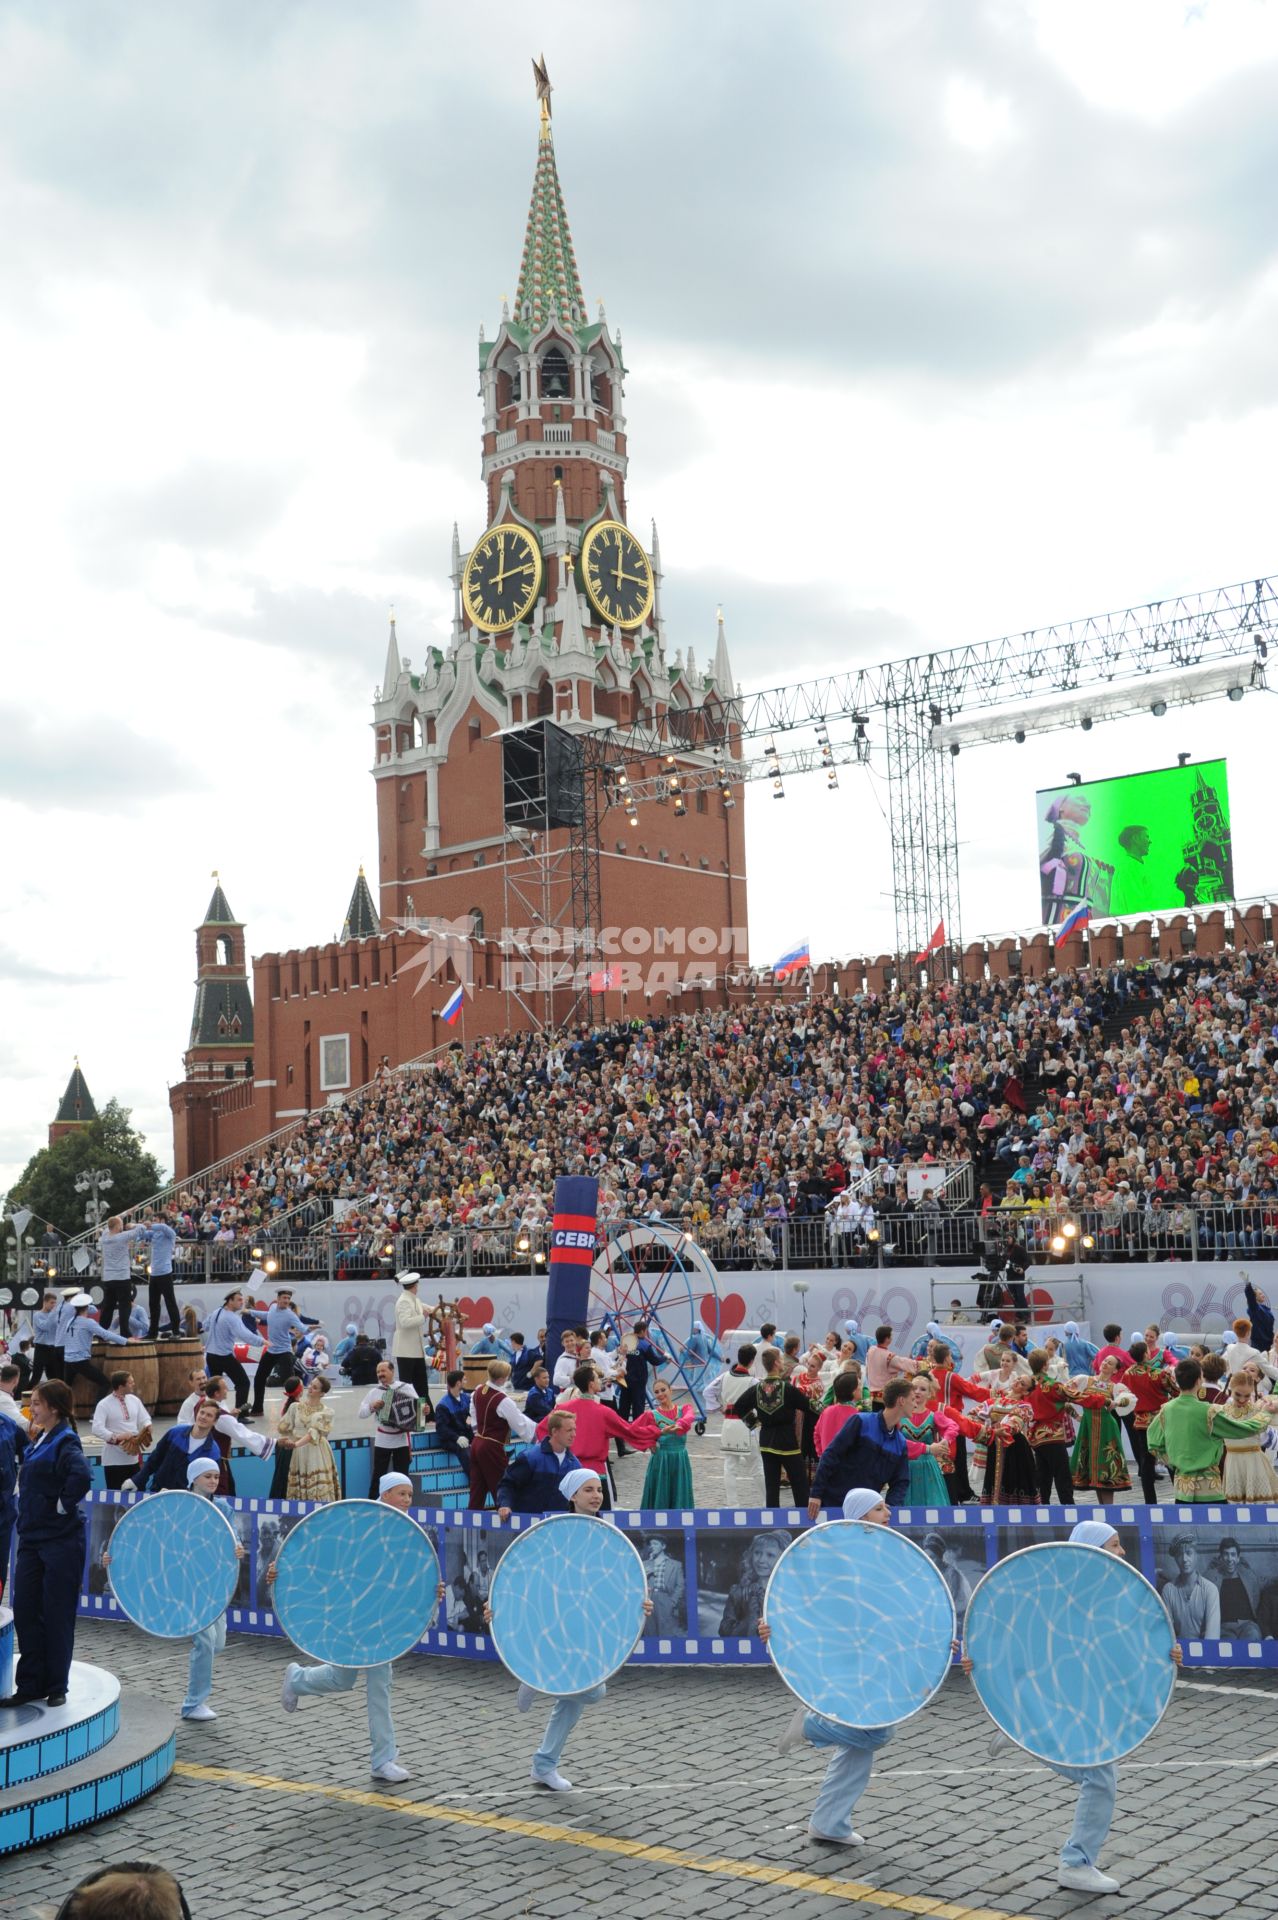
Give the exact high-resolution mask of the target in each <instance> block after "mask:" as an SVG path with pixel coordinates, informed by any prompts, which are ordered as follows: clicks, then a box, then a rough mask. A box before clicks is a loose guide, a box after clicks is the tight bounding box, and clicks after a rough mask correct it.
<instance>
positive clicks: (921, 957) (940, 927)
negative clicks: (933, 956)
mask: <svg viewBox="0 0 1278 1920" xmlns="http://www.w3.org/2000/svg"><path fill="white" fill-rule="evenodd" d="M944 945H945V922H944V920H938V921H937V923H936V932H935V933H934V934H933V935H932V938H931V939H930V940H929V941H928V943H927V945H926V946H925V947H924V949H923V951H922V953H916V954H915V956H914V964H915V966H916V967H918V966H921V965H922V964H923V962H924V961H925V960H926V959H927V956H928V955H929V953H935V952H936V950H937V948H938V947H943V946H944Z"/></svg>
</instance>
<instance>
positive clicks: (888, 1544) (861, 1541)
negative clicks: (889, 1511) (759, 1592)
mask: <svg viewBox="0 0 1278 1920" xmlns="http://www.w3.org/2000/svg"><path fill="white" fill-rule="evenodd" d="M763 1611H764V1618H765V1619H766V1621H767V1623H768V1626H769V1628H770V1630H771V1639H770V1640H769V1643H768V1651H769V1653H770V1654H771V1655H772V1659H773V1662H774V1664H775V1666H776V1669H777V1672H778V1673H779V1674H780V1675H781V1678H782V1679H783V1680H784V1681H785V1684H786V1686H787V1687H789V1689H790V1691H791V1692H792V1693H795V1694H797V1695H798V1697H799V1699H800V1700H802V1701H803V1702H804V1704H805V1705H806V1706H808V1707H811V1708H812V1710H813V1711H814V1712H816V1713H820V1714H824V1715H825V1717H826V1718H827V1719H828V1720H834V1721H836V1722H837V1723H838V1724H839V1725H840V1726H845V1727H891V1726H895V1725H897V1723H898V1722H899V1721H902V1720H908V1719H909V1718H910V1716H911V1715H912V1714H915V1713H918V1712H919V1711H920V1709H921V1708H923V1707H925V1706H926V1705H927V1703H928V1701H929V1700H930V1699H931V1698H932V1695H933V1694H934V1693H935V1692H936V1691H937V1690H938V1688H939V1687H940V1686H941V1685H942V1683H943V1681H944V1679H945V1676H946V1673H947V1672H948V1670H949V1665H950V1657H951V1651H952V1648H953V1642H954V1634H955V1622H954V1602H953V1600H952V1599H951V1598H950V1591H949V1588H948V1587H947V1586H946V1584H945V1581H944V1579H943V1578H942V1576H941V1574H940V1573H939V1572H938V1570H937V1568H936V1566H935V1564H934V1562H933V1561H932V1558H931V1556H930V1555H929V1554H926V1553H924V1551H923V1549H922V1548H921V1547H916V1546H915V1544H914V1542H913V1541H912V1540H907V1539H906V1538H905V1535H904V1534H901V1533H895V1532H893V1531H892V1530H891V1529H890V1528H888V1527H876V1526H869V1525H867V1524H866V1523H865V1522H864V1521H862V1520H831V1521H830V1522H829V1523H828V1524H827V1525H825V1526H819V1527H813V1528H812V1529H811V1531H809V1532H804V1533H800V1534H797V1535H796V1536H795V1538H794V1539H793V1540H792V1541H791V1542H790V1544H789V1546H787V1548H786V1550H785V1552H784V1553H783V1554H782V1555H781V1558H780V1559H779V1560H778V1561H777V1564H776V1566H775V1567H774V1568H773V1569H772V1573H771V1575H770V1577H769V1579H768V1586H767V1592H766V1594H765V1596H764V1604H763Z"/></svg>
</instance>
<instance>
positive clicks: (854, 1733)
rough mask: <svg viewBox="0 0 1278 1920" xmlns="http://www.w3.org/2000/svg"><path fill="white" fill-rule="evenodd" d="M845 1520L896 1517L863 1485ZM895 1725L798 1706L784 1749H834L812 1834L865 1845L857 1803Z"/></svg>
mask: <svg viewBox="0 0 1278 1920" xmlns="http://www.w3.org/2000/svg"><path fill="white" fill-rule="evenodd" d="M843 1517H844V1519H845V1520H862V1521H865V1522H866V1523H867V1524H868V1525H870V1526H884V1527H885V1526H887V1524H888V1522H889V1520H890V1519H891V1515H890V1514H889V1512H888V1510H887V1507H886V1505H885V1503H884V1500H883V1496H882V1494H881V1493H878V1492H877V1491H875V1489H873V1488H866V1487H858V1488H856V1489H855V1490H854V1491H853V1492H852V1493H850V1494H849V1495H848V1496H847V1499H846V1500H845V1501H844V1502H843ZM769 1637H770V1629H769V1627H768V1623H767V1621H766V1619H765V1620H760V1622H759V1638H760V1639H761V1640H762V1641H763V1642H764V1644H765V1645H766V1644H767V1641H768V1639H769ZM895 1730H896V1729H895V1728H894V1727H845V1726H842V1725H840V1723H839V1722H838V1721H836V1720H827V1719H826V1717H825V1715H824V1714H821V1713H812V1712H810V1711H809V1709H808V1708H807V1707H804V1706H800V1707H799V1708H797V1709H796V1711H795V1713H794V1716H793V1718H792V1719H791V1721H790V1724H789V1726H788V1727H787V1728H786V1730H785V1733H784V1734H783V1735H782V1737H781V1751H782V1753H788V1752H789V1751H790V1749H791V1748H792V1747H797V1746H800V1745H801V1744H802V1743H803V1742H804V1741H806V1742H807V1744H808V1745H809V1746H810V1747H818V1748H826V1747H829V1748H832V1749H833V1751H832V1752H831V1754H830V1763H829V1765H828V1766H827V1768H826V1770H825V1778H824V1780H823V1781H822V1782H821V1791H820V1793H819V1794H818V1795H817V1797H816V1804H815V1805H814V1807H813V1809H812V1818H811V1819H810V1820H809V1822H808V1838H809V1839H811V1840H821V1841H824V1843H825V1844H826V1845H827V1846H831V1847H859V1846H863V1845H864V1844H865V1843H864V1841H863V1840H862V1838H861V1836H860V1834H859V1833H857V1832H856V1830H855V1828H854V1827H853V1825H852V1813H853V1809H854V1808H855V1806H856V1803H857V1801H858V1800H859V1799H860V1798H861V1795H862V1794H863V1793H864V1792H865V1789H866V1788H867V1787H868V1786H869V1784H870V1775H871V1773H872V1772H873V1770H874V1756H875V1754H876V1753H877V1752H878V1750H879V1748H880V1747H885V1746H886V1745H887V1743H888V1741H889V1740H890V1739H891V1738H892V1735H893V1733H894V1732H895Z"/></svg>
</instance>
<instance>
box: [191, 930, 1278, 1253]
mask: <svg viewBox="0 0 1278 1920" xmlns="http://www.w3.org/2000/svg"><path fill="white" fill-rule="evenodd" d="M1276 1064H1278V965H1276V963H1275V958H1274V955H1273V954H1272V953H1264V954H1249V953H1236V954H1227V955H1223V956H1220V957H1218V958H1213V959H1211V960H1199V959H1196V958H1193V957H1188V958H1186V959H1185V960H1184V961H1178V962H1170V961H1167V962H1161V963H1155V964H1153V965H1151V966H1147V967H1142V968H1141V969H1139V970H1130V971H1129V970H1127V969H1125V968H1123V967H1121V966H1119V967H1114V968H1111V969H1109V970H1107V971H1104V972H1100V971H1083V972H1080V973H1077V974H1066V975H1062V976H1060V977H1052V978H1049V979H1046V980H1041V981H1035V980H1019V979H1014V980H1010V981H1006V982H996V981H986V982H983V983H980V984H977V985H964V986H959V985H956V984H952V983H951V984H943V985H927V986H920V985H917V984H915V985H909V986H903V987H900V988H898V989H897V990H895V991H893V992H891V993H888V994H884V995H871V994H853V995H849V996H847V997H846V998H842V999H837V1000H835V999H830V998H815V999H813V1000H810V1001H807V1002H804V1003H800V1004H794V1003H781V1004H769V1005H752V1006H742V1007H736V1008H732V1009H729V1010H721V1011H712V1012H704V1013H699V1014H684V1015H672V1016H670V1017H668V1018H663V1019H647V1020H637V1021H634V1022H629V1023H624V1024H615V1025H613V1026H610V1027H606V1028H601V1029H598V1030H595V1031H593V1032H584V1031H583V1032H582V1033H580V1034H579V1035H578V1036H577V1037H575V1038H573V1039H571V1040H563V1041H554V1040H552V1041H547V1040H546V1039H545V1038H543V1037H541V1036H538V1035H530V1034H521V1035H516V1036H509V1037H505V1038H501V1039H494V1040H482V1041H479V1042H478V1043H476V1044H475V1045H473V1046H471V1047H469V1048H467V1049H461V1048H458V1049H455V1050H454V1051H453V1052H451V1053H450V1054H449V1055H448V1057H447V1058H445V1059H443V1060H440V1061H435V1062H432V1063H430V1064H429V1065H428V1066H427V1067H425V1068H424V1069H413V1070H404V1071H401V1072H398V1073H396V1072H390V1071H385V1072H383V1073H382V1074H381V1075H380V1076H379V1077H378V1079H377V1080H376V1082H375V1083H374V1084H373V1086H372V1087H371V1088H369V1089H367V1090H364V1091H362V1092H360V1093H358V1094H355V1095H352V1096H350V1097H349V1098H347V1099H346V1100H344V1101H342V1102H340V1103H339V1104H335V1105H331V1106H327V1107H324V1108H322V1109H320V1110H319V1111H317V1112H315V1113H313V1114H311V1116H310V1117H309V1119H308V1120H307V1121H306V1122H305V1123H304V1124H303V1125H302V1126H301V1127H299V1129H298V1130H297V1132H296V1133H295V1134H294V1135H293V1136H292V1137H291V1138H289V1139H287V1140H285V1141H284V1143H283V1144H281V1145H279V1146H276V1147H273V1148H270V1149H269V1150H267V1151H265V1152H259V1153H257V1154H255V1155H253V1156H252V1157H250V1158H247V1159H246V1160H245V1161H244V1163H243V1164H239V1165H234V1166H232V1167H230V1168H229V1169H223V1170H222V1171H221V1173H220V1174H219V1176H218V1178H217V1179H215V1180H207V1181H202V1180H200V1179H198V1178H197V1179H196V1180H193V1181H192V1182H191V1183H190V1184H189V1186H188V1188H187V1189H186V1190H185V1191H184V1192H183V1193H182V1194H181V1195H180V1196H179V1204H178V1206H177V1211H176V1217H175V1225H176V1226H177V1229H178V1233H179V1236H180V1238H182V1239H184V1240H190V1241H212V1242H214V1243H234V1242H237V1241H242V1240H245V1239H249V1240H256V1239H261V1238H263V1237H269V1236H272V1235H281V1236H289V1237H298V1236H301V1235H305V1234H308V1233H312V1232H315V1231H317V1230H323V1231H325V1232H332V1233H334V1234H335V1235H336V1236H337V1238H338V1241H339V1244H340V1246H341V1247H342V1248H343V1249H344V1250H345V1251H346V1253H347V1254H348V1255H349V1257H350V1258H351V1259H352V1260H355V1259H358V1258H360V1257H363V1258H365V1259H369V1260H371V1259H373V1258H375V1257H376V1256H377V1254H378V1253H379V1252H380V1251H381V1248H382V1246H383V1244H384V1243H386V1242H388V1240H389V1239H390V1238H392V1237H394V1236H397V1235H405V1236H416V1237H417V1241H418V1245H419V1248H420V1252H421V1255H422V1257H423V1258H424V1259H428V1260H429V1259H432V1258H433V1259H445V1258H452V1259H454V1260H455V1258H456V1252H457V1244H458V1236H459V1234H469V1235H472V1236H474V1237H475V1242H476V1246H478V1245H479V1244H480V1243H481V1242H482V1247H483V1251H484V1256H485V1257H486V1258H487V1259H488V1260H489V1261H491V1262H503V1261H505V1260H507V1259H508V1258H509V1257H510V1256H511V1254H512V1253H515V1252H516V1250H518V1251H519V1252H521V1253H525V1254H526V1243H527V1242H528V1241H529V1240H530V1238H533V1237H535V1236H536V1235H537V1234H538V1233H539V1232H540V1230H541V1229H542V1228H543V1227H544V1224H545V1222H546V1221H547V1218H548V1215H549V1211H550V1205H551V1198H552V1192H553V1185H554V1180H555V1177H556V1175H558V1174H561V1173H590V1174H595V1175H597V1176H598V1178H599V1181H600V1213H601V1216H602V1218H603V1219H604V1220H605V1221H608V1220H613V1219H619V1218H634V1217H639V1218H654V1219H658V1218H659V1219H662V1220H666V1221H670V1222H674V1223H677V1224H679V1225H681V1226H683V1227H685V1228H687V1229H689V1230H691V1231H693V1232H695V1233H696V1235H697V1236H698V1238H699V1239H701V1240H702V1242H703V1243H704V1244H705V1245H706V1246H707V1248H708V1249H709V1250H710V1251H711V1252H712V1253H714V1254H717V1255H718V1256H719V1257H720V1258H721V1259H722V1261H723V1263H724V1264H725V1265H732V1264H738V1265H767V1264H770V1263H771V1262H772V1261H773V1260H775V1259H776V1258H777V1255H778V1240H779V1236H780V1233H781V1231H782V1230H783V1229H789V1230H790V1231H791V1232H794V1231H796V1230H798V1229H804V1228H806V1230H807V1231H808V1232H809V1234H810V1235H812V1236H813V1239H814V1244H819V1245H820V1246H822V1247H824V1248H827V1249H830V1250H835V1249H837V1250H838V1251H839V1252H840V1253H842V1254H843V1255H844V1256H845V1257H847V1258H854V1257H856V1256H857V1255H858V1253H860V1252H863V1250H864V1249H865V1248H866V1245H867V1241H869V1240H872V1239H873V1237H874V1233H875V1227H876V1222H879V1221H881V1220H882V1219H883V1218H884V1217H885V1216H887V1217H890V1218H892V1219H893V1220H895V1221H896V1222H897V1223H898V1228H899V1227H900V1225H901V1223H903V1222H905V1223H909V1222H912V1223H913V1228H912V1231H913V1232H914V1234H915V1244H916V1246H917V1247H918V1249H919V1250H920V1251H921V1252H924V1253H928V1252H934V1251H935V1250H936V1247H937V1246H938V1245H939V1246H940V1248H941V1251H944V1246H943V1245H941V1242H940V1239H939V1237H938V1233H937V1230H936V1229H935V1228H934V1227H933V1225H932V1224H931V1223H932V1222H935V1221H937V1220H938V1218H944V1217H946V1216H949V1215H952V1214H953V1213H954V1212H955V1211H960V1212H961V1211H964V1210H966V1211H968V1212H969V1213H970V1214H972V1215H974V1216H977V1217H979V1216H980V1215H982V1214H983V1215H985V1216H990V1215H994V1216H996V1220H995V1222H994V1223H993V1224H994V1226H995V1227H998V1226H999V1225H1001V1224H1006V1221H1005V1219H1004V1216H1010V1218H1011V1219H1012V1220H1013V1221H1015V1222H1016V1223H1017V1226H1018V1229H1019V1230H1020V1231H1022V1232H1023V1233H1024V1234H1025V1235H1026V1237H1027V1238H1028V1240H1029V1241H1030V1243H1031V1245H1032V1244H1033V1243H1034V1239H1035V1234H1036V1232H1037V1233H1038V1234H1039V1237H1041V1236H1042V1234H1043V1233H1046V1232H1050V1231H1052V1230H1053V1228H1052V1227H1051V1226H1049V1225H1048V1224H1047V1223H1049V1222H1053V1223H1054V1222H1055V1221H1057V1220H1059V1219H1060V1218H1061V1217H1063V1216H1069V1217H1071V1218H1073V1219H1075V1220H1078V1221H1080V1222H1082V1223H1083V1225H1084V1227H1085V1228H1086V1230H1087V1231H1088V1232H1089V1233H1090V1234H1091V1235H1092V1237H1093V1238H1094V1240H1095V1243H1096V1257H1115V1256H1121V1255H1124V1254H1131V1253H1141V1254H1148V1255H1149V1257H1165V1256H1168V1255H1172V1256H1174V1255H1176V1254H1178V1253H1182V1254H1183V1253H1188V1252H1189V1250H1190V1248H1191V1245H1192V1244H1195V1242H1194V1236H1195V1234H1196V1245H1197V1247H1198V1250H1199V1251H1200V1253H1201V1252H1204V1251H1211V1250H1215V1251H1217V1252H1220V1253H1221V1254H1222V1255H1223V1254H1226V1253H1233V1252H1238V1251H1245V1252H1248V1253H1252V1252H1259V1251H1262V1250H1264V1249H1265V1248H1268V1247H1278V1073H1276V1071H1275V1069H1276ZM937 1169H939V1170H940V1173H939V1174H938V1173H937V1172H936V1170H937ZM927 1170H932V1171H931V1172H930V1174H929V1178H930V1180H931V1181H932V1182H933V1183H936V1182H938V1181H939V1180H941V1179H943V1180H944V1182H945V1186H944V1190H943V1191H937V1188H936V1185H935V1184H934V1185H933V1186H932V1187H931V1188H930V1189H929V1190H926V1191H923V1192H920V1191H919V1190H918V1189H919V1185H920V1183H919V1181H918V1180H917V1178H915V1179H912V1178H911V1176H912V1175H915V1176H917V1175H918V1174H919V1173H920V1172H927ZM1036 1216H1039V1217H1040V1219H1038V1220H1036Z"/></svg>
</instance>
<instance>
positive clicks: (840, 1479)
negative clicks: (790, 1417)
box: [808, 1380, 910, 1520]
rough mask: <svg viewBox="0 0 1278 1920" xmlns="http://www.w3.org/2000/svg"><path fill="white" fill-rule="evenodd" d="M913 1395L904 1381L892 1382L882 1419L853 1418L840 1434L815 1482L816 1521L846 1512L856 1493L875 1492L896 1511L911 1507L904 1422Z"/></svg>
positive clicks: (825, 1455) (861, 1415)
mask: <svg viewBox="0 0 1278 1920" xmlns="http://www.w3.org/2000/svg"><path fill="white" fill-rule="evenodd" d="M909 1392H910V1389H909V1386H908V1384H907V1382H906V1381H904V1380H889V1381H888V1383H887V1385H886V1386H885V1387H884V1389H883V1411H882V1413H854V1414H853V1415H852V1416H851V1418H850V1419H849V1420H847V1421H845V1422H844V1424H843V1426H841V1427H840V1428H839V1431H838V1432H837V1433H836V1434H835V1436H834V1438H833V1440H831V1442H830V1444H829V1446H828V1447H827V1448H826V1450H825V1452H824V1453H823V1454H822V1455H821V1458H820V1459H819V1460H818V1461H817V1470H816V1472H815V1473H814V1474H813V1476H812V1494H811V1498H810V1499H809V1501H808V1512H809V1514H810V1515H811V1516H812V1518H813V1519H814V1520H815V1519H816V1517H817V1515H818V1514H819V1513H820V1511H821V1509H822V1507H838V1506H842V1504H843V1501H844V1499H845V1498H846V1496H847V1495H848V1494H849V1493H851V1492H852V1490H853V1488H854V1487H864V1488H868V1489H872V1490H873V1491H874V1492H875V1493H877V1494H878V1495H879V1496H880V1498H881V1499H886V1500H887V1501H888V1502H889V1503H890V1504H891V1505H892V1506H894V1507H908V1505H909V1504H910V1461H909V1455H908V1454H907V1452H906V1447H905V1436H904V1434H903V1433H902V1432H901V1416H902V1414H903V1413H904V1412H905V1410H906V1401H907V1398H908V1396H909ZM884 1487H886V1488H887V1493H886V1494H884V1493H883V1488H884Z"/></svg>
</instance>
